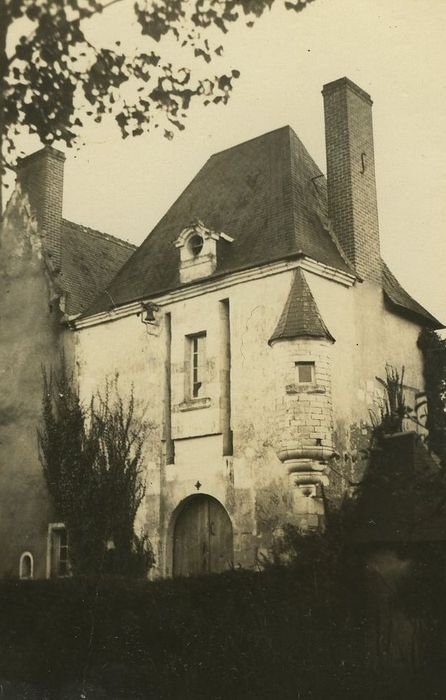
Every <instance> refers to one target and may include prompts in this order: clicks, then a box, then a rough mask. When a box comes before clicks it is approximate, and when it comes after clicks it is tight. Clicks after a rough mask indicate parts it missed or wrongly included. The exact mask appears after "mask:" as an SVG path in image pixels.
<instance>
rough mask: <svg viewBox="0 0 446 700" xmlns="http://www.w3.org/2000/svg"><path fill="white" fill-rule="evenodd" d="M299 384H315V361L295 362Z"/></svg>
mask: <svg viewBox="0 0 446 700" xmlns="http://www.w3.org/2000/svg"><path fill="white" fill-rule="evenodd" d="M295 366H296V371H297V383H298V384H304V385H305V384H314V381H315V367H314V362H295Z"/></svg>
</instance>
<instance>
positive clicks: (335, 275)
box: [72, 256, 356, 330]
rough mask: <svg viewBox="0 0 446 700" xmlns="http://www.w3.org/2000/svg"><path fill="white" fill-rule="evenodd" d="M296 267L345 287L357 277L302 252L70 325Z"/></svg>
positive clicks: (79, 326) (97, 321) (164, 303)
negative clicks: (144, 303) (289, 258)
mask: <svg viewBox="0 0 446 700" xmlns="http://www.w3.org/2000/svg"><path fill="white" fill-rule="evenodd" d="M298 267H300V268H302V270H307V271H308V272H311V273H313V274H315V275H318V276H319V277H324V278H325V279H329V280H331V281H333V282H336V283H337V284H341V285H343V286H344V287H351V286H352V285H353V284H354V283H355V281H356V277H355V276H354V275H353V274H349V273H347V272H342V271H341V270H336V269H335V268H333V267H330V266H329V265H325V264H323V263H320V262H317V261H316V260H313V259H312V258H307V257H304V256H302V257H299V258H298V259H293V260H282V261H279V262H274V263H270V264H268V265H262V266H261V267H254V268H250V269H248V270H241V271H240V272H233V273H230V274H228V275H225V276H221V277H212V278H208V279H206V278H205V279H200V280H197V282H196V283H195V284H191V285H188V286H187V287H180V288H178V289H173V290H171V291H168V292H164V293H162V294H160V295H158V296H156V295H155V296H153V297H151V298H150V299H141V300H138V301H133V302H130V303H128V304H124V305H123V306H119V307H117V308H116V309H111V310H110V311H102V312H100V313H98V314H94V315H93V316H88V317H86V318H78V319H73V320H72V326H73V327H74V329H75V330H81V329H83V328H89V327H91V326H97V325H100V324H102V323H110V322H112V321H117V320H118V319H120V318H125V317H126V316H133V315H136V314H138V313H140V312H141V304H142V302H148V301H150V302H153V303H154V304H156V305H157V306H159V307H163V306H168V305H169V304H173V303H175V302H178V301H184V300H186V299H192V298H193V297H198V296H202V295H203V294H210V293H212V292H217V291H220V290H223V289H227V288H228V287H234V286H235V285H238V284H245V283H246V282H251V281H253V280H258V279H263V278H264V277H271V276H272V275H278V274H280V273H282V272H287V271H288V270H295V269H296V268H298Z"/></svg>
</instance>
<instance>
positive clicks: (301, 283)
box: [268, 268, 334, 345]
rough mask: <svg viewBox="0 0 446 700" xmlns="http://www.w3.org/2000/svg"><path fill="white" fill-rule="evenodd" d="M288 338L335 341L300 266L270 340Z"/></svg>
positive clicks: (270, 342)
mask: <svg viewBox="0 0 446 700" xmlns="http://www.w3.org/2000/svg"><path fill="white" fill-rule="evenodd" d="M286 338H288V339H291V338H328V340H332V341H333V342H334V338H333V336H332V335H331V333H330V331H329V330H328V328H327V326H326V325H325V323H324V321H323V320H322V317H321V315H320V313H319V309H318V307H317V304H316V301H315V299H314V297H313V295H312V293H311V289H310V287H309V286H308V282H307V280H306V279H305V276H304V273H303V272H302V270H301V269H300V268H298V269H297V270H296V271H295V273H294V279H293V283H292V285H291V290H290V293H289V295H288V299H287V300H286V302H285V306H284V308H283V311H282V314H281V316H280V318H279V321H278V323H277V326H276V328H275V330H274V333H273V334H272V336H271V338H270V339H269V341H268V342H269V344H270V345H271V344H272V343H273V342H274V341H276V340H285V339H286Z"/></svg>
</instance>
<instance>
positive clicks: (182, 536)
mask: <svg viewBox="0 0 446 700" xmlns="http://www.w3.org/2000/svg"><path fill="white" fill-rule="evenodd" d="M232 562H233V536H232V523H231V520H230V518H229V515H228V514H227V512H226V510H225V509H224V508H223V506H222V505H221V503H220V502H219V501H217V499H216V498H213V497H212V496H207V495H206V494H203V493H200V494H196V495H194V496H191V497H190V498H188V499H186V500H185V501H184V502H183V504H182V506H180V509H179V512H178V514H177V516H176V518H175V523H174V531H173V565H172V573H173V575H174V576H194V575H195V576H197V575H200V574H218V573H221V572H222V571H226V570H227V569H230V568H231V567H232Z"/></svg>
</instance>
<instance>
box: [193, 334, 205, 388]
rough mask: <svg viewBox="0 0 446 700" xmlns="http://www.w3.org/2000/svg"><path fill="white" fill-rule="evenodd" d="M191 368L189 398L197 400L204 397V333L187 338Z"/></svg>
mask: <svg viewBox="0 0 446 700" xmlns="http://www.w3.org/2000/svg"><path fill="white" fill-rule="evenodd" d="M189 343H190V353H191V357H190V363H191V364H190V366H191V396H192V398H193V399H198V398H201V397H203V396H204V385H205V369H206V333H197V334H196V335H190V336H189Z"/></svg>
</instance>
